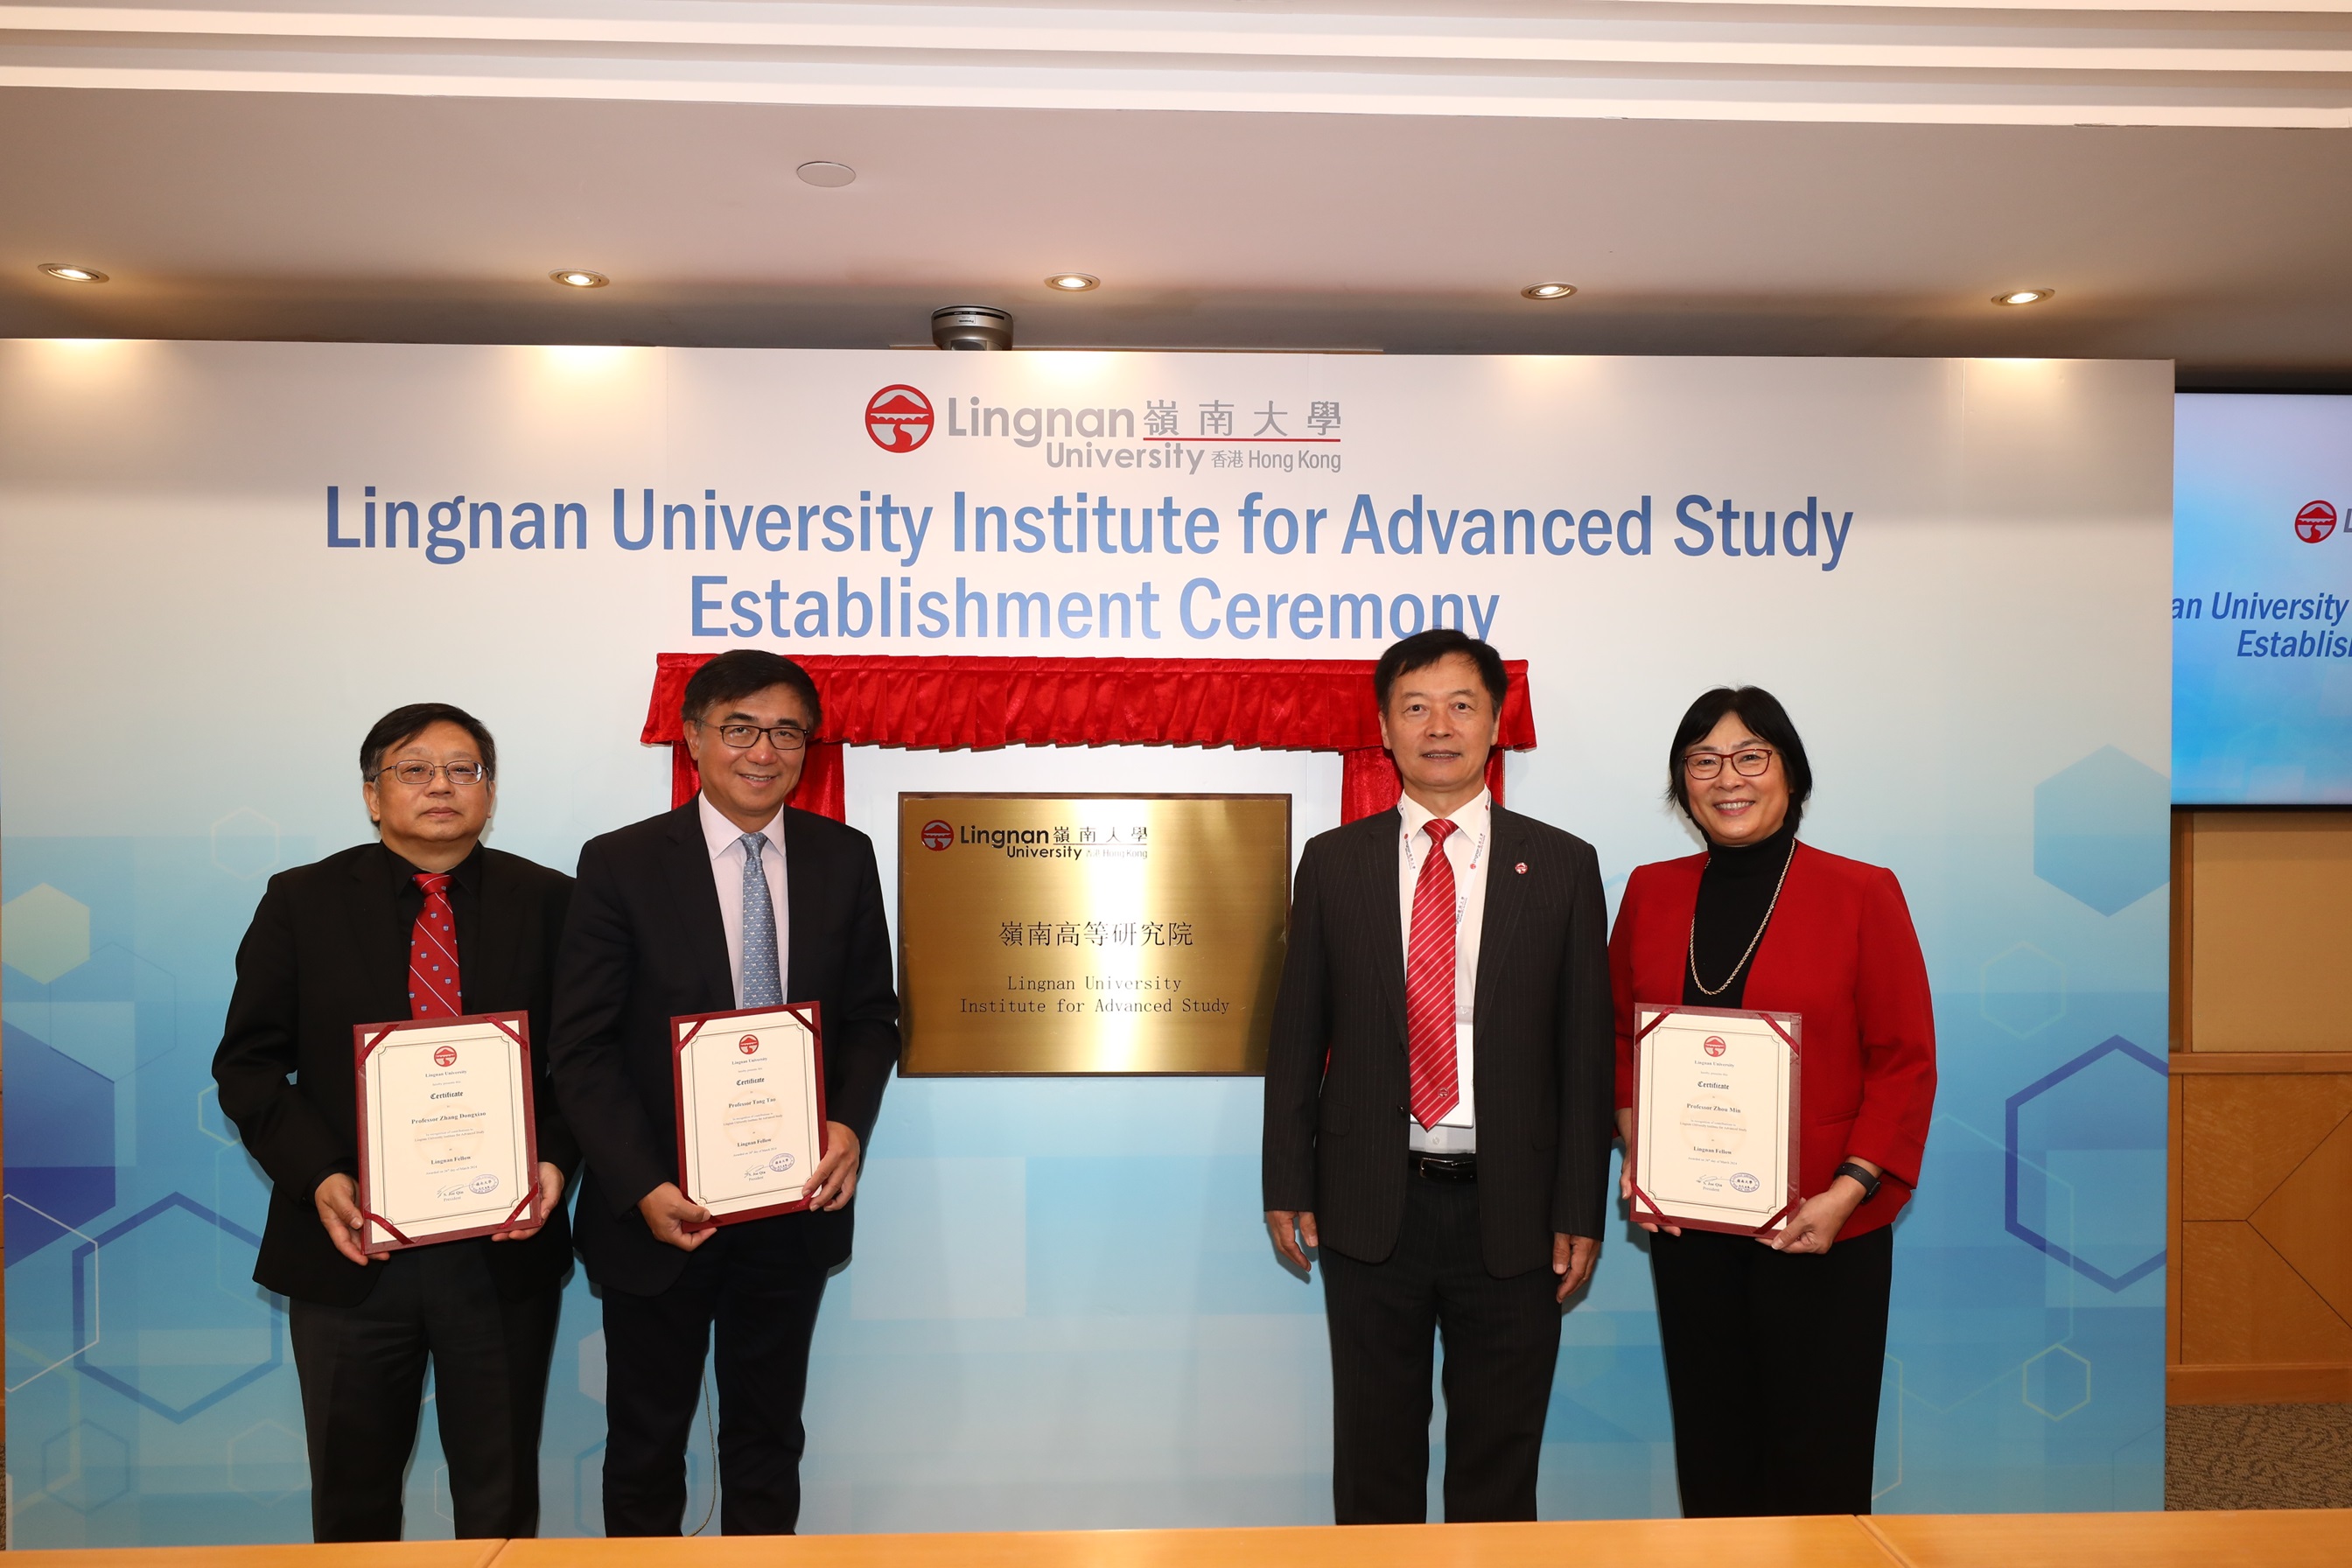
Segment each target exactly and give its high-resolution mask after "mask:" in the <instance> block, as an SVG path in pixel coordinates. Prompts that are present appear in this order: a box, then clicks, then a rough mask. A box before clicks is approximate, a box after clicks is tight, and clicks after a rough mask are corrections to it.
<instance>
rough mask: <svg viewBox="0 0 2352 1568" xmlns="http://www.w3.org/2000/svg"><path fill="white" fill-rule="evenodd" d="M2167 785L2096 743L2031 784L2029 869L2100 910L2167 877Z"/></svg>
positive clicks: (2134, 897) (2143, 893)
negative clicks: (2067, 765) (2067, 764)
mask: <svg viewBox="0 0 2352 1568" xmlns="http://www.w3.org/2000/svg"><path fill="white" fill-rule="evenodd" d="M2171 814H2172V785H2171V784H2170V782H2169V781H2168V780H2167V779H2166V778H2165V776H2164V775H2163V774H2162V773H2158V772H2157V771H2156V770H2155V769H2154V768H2151V767H2149V766H2148V765H2147V764H2146V763H2142V762H2139V761H2137V760H2136V759H2135V758H2132V757H2128V756H2126V755H2125V754H2124V753H2123V752H2119V751H2117V750H2116V748H2115V747H2113V746H2102V747H2100V748H2099V749H2098V750H2097V751H2095V752H2092V753H2091V754H2090V755H2089V756H2087V757H2084V759H2083V760H2082V761H2081V762H2079V763H2075V764H2074V766H2072V767H2070V768H2065V769H2063V770H2062V771H2060V772H2058V773H2053V774H2051V775H2050V776H2049V777H2048V778H2046V779H2043V780H2042V782H2041V783H2040V784H2036V785H2035V786H2034V788H2033V874H2034V875H2035V876H2037V877H2039V878H2041V879H2042V880H2043V881H2045V882H2047V883H2049V884H2050V885H2051V886H2052V887H2053V888H2056V889H2058V890H2059V891H2061V892H2063V893H2067V894H2070V895H2072V896H2073V897H2074V898H2077V899H2080V900H2082V901H2083V902H2084V903H2086V904H2088V905H2090V906H2091V908H2093V909H2095V910H2098V911H2099V912H2100V913H2101V914H2103V915H2111V914H2114V913H2115V912H2116V910H2121V909H2123V908H2125V907H2126V905H2129V904H2134V903H2137V902H2138V901H2139V900H2142V899H2144V898H2146V897H2147V895H2148V894H2150V893H2152V892H2154V891H2156V889H2158V888H2161V887H2163V886H2164V885H2165V883H2167V882H2168V881H2170V880H2171V879H2172V867H2171V847H2170V843H2169V840H2168V837H2167V834H2168V828H2169V826H2170V823H2171Z"/></svg>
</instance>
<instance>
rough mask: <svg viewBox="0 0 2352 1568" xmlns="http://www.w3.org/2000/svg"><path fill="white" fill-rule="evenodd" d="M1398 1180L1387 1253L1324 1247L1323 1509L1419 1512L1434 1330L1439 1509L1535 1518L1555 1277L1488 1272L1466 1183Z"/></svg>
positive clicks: (1380, 1514)
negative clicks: (1374, 1258)
mask: <svg viewBox="0 0 2352 1568" xmlns="http://www.w3.org/2000/svg"><path fill="white" fill-rule="evenodd" d="M1407 1181H1408V1185H1407V1189H1406V1194H1405V1206H1404V1223H1403V1226H1402V1229H1401V1230H1400V1231H1399V1232H1398V1235H1397V1244H1396V1250H1395V1251H1394V1252H1392V1253H1391V1254H1390V1255H1389V1258H1388V1260H1387V1261H1386V1262H1384V1263H1363V1262H1360V1261H1358V1260H1357V1259H1355V1258H1348V1257H1345V1256H1343V1255H1341V1254H1339V1253H1337V1252H1333V1251H1331V1250H1329V1249H1328V1248H1327V1249H1325V1251H1324V1253H1323V1255H1322V1262H1323V1307H1324V1312H1325V1314H1326V1316H1327V1317H1328V1321H1329V1324H1330V1331H1331V1510H1332V1513H1333V1515H1334V1517H1335V1518H1336V1519H1337V1520H1338V1521H1339V1523H1341V1524H1421V1523H1424V1522H1426V1521H1427V1519H1428V1516H1429V1415H1430V1374H1431V1370H1432V1369H1431V1362H1432V1361H1433V1359H1434V1355H1433V1342H1434V1341H1435V1340H1437V1339H1439V1338H1442V1339H1443V1340H1444V1344H1445V1518H1446V1521H1447V1522H1449V1523H1460V1522H1462V1521H1467V1520H1521V1519H1533V1518H1535V1516H1536V1468H1537V1464H1538V1460H1539V1458H1541V1455H1542V1451H1543V1429H1544V1413H1545V1411H1546V1410H1547V1409H1548V1408H1549V1405H1550V1404H1551V1376H1552V1366H1553V1363H1555V1362H1557V1361H1558V1360H1559V1303H1558V1302H1556V1301H1555V1300H1553V1299H1552V1292H1553V1290H1554V1289H1556V1288H1557V1287H1558V1284H1559V1281H1558V1280H1557V1279H1555V1278H1554V1277H1553V1275H1552V1272H1551V1270H1550V1269H1549V1268H1534V1269H1530V1270H1528V1272H1527V1273H1525V1274H1519V1275H1515V1276H1513V1277H1512V1278H1511V1279H1496V1278H1495V1277H1494V1276H1493V1275H1491V1274H1489V1273H1487V1272H1486V1259H1485V1257H1484V1255H1483V1253H1482V1252H1481V1249H1480V1246H1479V1239H1478V1188H1477V1186H1476V1185H1475V1184H1470V1183H1448V1182H1433V1181H1429V1180H1427V1179H1425V1178H1423V1177H1421V1176H1418V1175H1415V1176H1412V1177H1409V1178H1407Z"/></svg>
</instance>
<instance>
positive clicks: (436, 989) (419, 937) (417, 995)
mask: <svg viewBox="0 0 2352 1568" xmlns="http://www.w3.org/2000/svg"><path fill="white" fill-rule="evenodd" d="M416 885H417V886H418V887H420V888H422V889H425V907H424V908H423V909H421V910H417V911H416V927H415V930H414V931H410V932H409V936H408V1016H410V1017H412V1018H455V1017H457V1016H458V1015H459V1014H461V1013H463V1012H465V1010H466V1005H465V1001H464V998H463V997H462V996H461V994H459V992H458V989H457V921H456V920H455V919H454V918H453V917H452V916H451V915H450V913H449V873H448V872H446V871H419V872H418V873H417V874H416ZM1449 951H1451V950H1450V949H1449Z"/></svg>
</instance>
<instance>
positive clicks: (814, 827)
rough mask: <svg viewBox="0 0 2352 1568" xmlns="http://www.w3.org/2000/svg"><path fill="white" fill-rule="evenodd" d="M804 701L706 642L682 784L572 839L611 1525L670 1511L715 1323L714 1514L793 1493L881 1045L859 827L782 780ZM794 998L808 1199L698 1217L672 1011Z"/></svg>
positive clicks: (566, 958) (562, 1076) (787, 669)
mask: <svg viewBox="0 0 2352 1568" xmlns="http://www.w3.org/2000/svg"><path fill="white" fill-rule="evenodd" d="M822 711H823V710H822V708H821V706H820V704H819V702H818V700H817V692H816V687H815V685H814V683H813V682H811V681H810V679H809V678H808V675H807V673H806V672H805V671H804V670H803V669H802V668H801V667H800V666H798V665H796V664H794V663H793V662H792V661H791V660H790V659H787V658H780V657H778V656H777V655H775V654H772V653H768V652H764V651H761V650H758V649H753V648H737V649H733V650H730V651H729V652H727V653H723V654H720V655H719V657H718V658H714V659H712V660H711V661H710V662H709V663H708V664H706V665H704V666H703V667H702V668H700V669H698V670H697V671H696V672H695V675H694V678H693V679H691V680H689V681H688V683H687V688H686V700H685V703H684V718H685V721H686V737H687V745H688V749H689V751H690V752H691V753H692V755H693V757H694V761H695V763H696V765H697V766H698V768H699V769H700V770H701V773H702V789H701V791H700V793H699V794H698V795H696V797H695V798H694V799H693V800H692V801H689V802H688V804H686V805H682V806H680V807H678V808H677V810H675V811H669V812H665V813H663V814H662V815H661V816H655V817H649V818H647V819H646V821H644V822H640V823H637V824H635V825H634V826H628V827H624V828H622V829H621V830H619V831H618V832H616V833H608V834H605V835H604V837H600V838H593V839H591V840H589V841H588V843H587V845H586V846H585V847H583V849H582V850H581V851H580V887H579V893H578V896H577V898H576V899H575V900H574V901H573V903H572V919H571V923H570V926H569V928H568V929H567V930H566V931H565V933H564V939H563V954H562V963H561V965H560V981H559V984H558V987H557V990H558V994H559V996H560V998H561V1001H560V1003H559V1005H558V1006H557V1010H556V1019H555V1040H554V1052H553V1055H554V1061H553V1072H554V1079H555V1089H556V1092H557V1094H559V1095H560V1096H561V1097H562V1100H563V1109H564V1113H565V1114H566V1115H567V1116H568V1117H569V1118H570V1119H571V1121H572V1126H574V1127H575V1128H577V1129H578V1130H579V1133H580V1143H581V1147H582V1148H583V1150H584V1151H585V1152H586V1158H587V1166H588V1170H587V1174H586V1175H584V1176H583V1178H582V1179H581V1197H580V1217H579V1220H578V1227H579V1237H580V1255H581V1257H582V1258H584V1259H585V1260H586V1261H587V1265H588V1277H589V1278H590V1279H592V1280H593V1281H594V1282H595V1283H596V1285H597V1287H598V1288H599V1289H601V1290H602V1292H603V1295H604V1357H605V1368H606V1372H605V1384H604V1387H605V1404H604V1411H605V1419H606V1423H607V1436H606V1441H605V1447H604V1531H605V1533H606V1534H608V1535H675V1534H677V1532H678V1530H679V1528H680V1525H681V1522H682V1521H683V1519H684V1516H685V1512H686V1442H687V1435H688V1428H689V1427H690V1426H691V1425H692V1423H693V1420H694V1407H695V1404H696V1400H697V1397H698V1394H699V1393H700V1389H701V1380H702V1366H703V1358H704V1354H705V1352H706V1350H707V1349H708V1348H709V1344H710V1342H711V1338H712V1328H713V1325H714V1324H715V1325H716V1327H717V1331H718V1333H717V1339H718V1359H719V1365H718V1374H719V1375H718V1392H719V1496H720V1498H721V1499H722V1501H721V1504H720V1509H719V1528H720V1530H721V1531H724V1532H725V1533H726V1534H729V1535H783V1534H790V1533H791V1532H792V1531H793V1526H794V1524H795V1523H796V1522H797V1521H798V1520H799V1517H800V1501H801V1486H800V1459H801V1453H802V1450H803V1448H804V1447H806V1443H807V1436H806V1433H805V1432H804V1431H803V1428H802V1425H801V1399H802V1395H803V1393H804V1392H805V1390H806V1388H807V1385H808V1355H809V1340H810V1336H811V1335H812V1334H813V1333H814V1331H815V1329H816V1312H817V1303H818V1301H819V1300H821V1299H822V1297H823V1296H824V1282H825V1278H826V1275H827V1274H828V1273H829V1272H830V1271H831V1270H832V1269H834V1268H836V1267H838V1266H839V1265H840V1264H842V1263H843V1262H845V1261H846V1260H847V1258H848V1257H849V1242H850V1222H851V1218H852V1211H851V1209H850V1200H851V1198H852V1197H854V1196H855V1195H856V1191H857V1173H858V1166H859V1162H860V1159H861V1157H862V1154H863V1152H864V1149H865V1146H866V1138H867V1136H868V1135H869V1134H870V1132H871V1131H872V1130H873V1126H874V1118H875V1116H876V1114H877V1112H878V1111H879V1110H881V1107H882V1090H883V1089H884V1087H885V1086H886V1085H887V1083H888V1081H889V1078H890V1072H891V1069H892V1068H893V1067H895V1066H896V1065H897V1063H898V992H897V990H896V988H895V985H894V984H893V980H892V973H891V972H892V965H891V959H890V936H889V932H888V931H887V929H886V927H885V925H884V921H883V910H882V883H881V879H880V877H879V875H878V874H877V871H876V869H875V862H874V846H873V844H872V842H871V841H870V840H868V839H867V838H866V836H865V835H864V834H862V833H859V832H857V831H856V830H855V829H854V828H850V827H847V826H844V825H843V824H841V823H838V822H835V821H833V820H831V819H830V818H827V817H823V816H814V814H812V813H809V812H804V811H794V810H790V809H788V808H787V807H786V806H785V805H784V801H785V798H786V797H787V796H789V795H791V794H792V792H793V785H794V784H798V783H799V782H800V775H801V768H802V765H803V761H804V760H805V758H806V756H807V749H806V748H807V744H808V742H809V740H810V738H811V737H812V736H814V734H815V733H816V729H817V725H818V723H819V721H820V720H821V718H822ZM810 1001H814V1002H815V1003H817V1004H819V1014H818V1016H819V1021H820V1024H821V1026H822V1027H823V1029H824V1046H823V1049H824V1090H825V1108H826V1115H827V1117H828V1121H826V1124H825V1127H826V1142H827V1145H828V1147H827V1149H826V1152H825V1155H824V1159H823V1160H822V1161H821V1162H820V1163H818V1165H817V1168H816V1170H815V1172H814V1175H813V1177H812V1179H811V1182H810V1185H809V1188H808V1192H807V1197H808V1201H809V1205H810V1206H809V1207H808V1209H807V1210H805V1211H803V1212H802V1213H798V1214H789V1215H773V1216H771V1217H769V1218H766V1219H757V1220H749V1221H745V1222H742V1223H740V1224H733V1225H728V1226H722V1227H719V1228H711V1227H710V1226H709V1217H710V1216H709V1213H708V1211H706V1210H704V1209H703V1208H702V1207H701V1206H700V1205H697V1204H695V1203H692V1202H690V1201H688V1199H687V1197H686V1196H685V1194H682V1193H681V1192H680V1191H679V1190H678V1184H677V1176H678V1158H677V1120H676V1117H677V1113H676V1089H675V1079H673V1076H672V1067H671V1054H672V1053H671V1047H670V1043H669V1040H670V1035H669V1020H670V1019H672V1018H673V1017H677V1016H682V1015H685V1014H690V1013H718V1012H725V1011H729V1010H730V1009H733V1008H736V1007H739V1006H743V1007H754V1006H773V1005H779V1004H782V1003H784V1002H810Z"/></svg>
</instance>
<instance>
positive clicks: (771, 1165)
mask: <svg viewBox="0 0 2352 1568" xmlns="http://www.w3.org/2000/svg"><path fill="white" fill-rule="evenodd" d="M792 1168H793V1157H792V1154H791V1152H789V1151H787V1152H784V1153H782V1154H779V1155H777V1156H776V1157H775V1158H774V1159H772V1160H770V1161H769V1162H768V1169H770V1170H771V1171H773V1172H775V1173H777V1174H778V1175H782V1174H783V1173H785V1172H786V1171H789V1170H791V1169H792Z"/></svg>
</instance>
